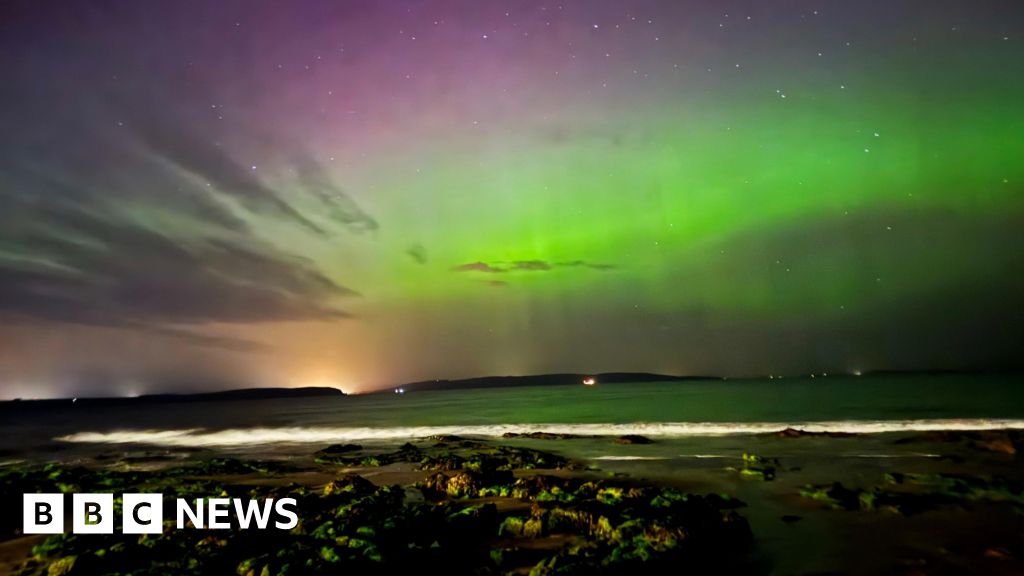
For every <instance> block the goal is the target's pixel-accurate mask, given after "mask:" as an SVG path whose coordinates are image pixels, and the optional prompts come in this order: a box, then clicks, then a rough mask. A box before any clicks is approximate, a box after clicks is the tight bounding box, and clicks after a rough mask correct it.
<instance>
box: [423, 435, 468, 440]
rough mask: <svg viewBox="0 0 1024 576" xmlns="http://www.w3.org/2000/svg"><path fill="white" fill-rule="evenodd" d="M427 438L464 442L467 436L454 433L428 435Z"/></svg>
mask: <svg viewBox="0 0 1024 576" xmlns="http://www.w3.org/2000/svg"><path fill="white" fill-rule="evenodd" d="M427 440H433V441H434V442H462V441H463V440H465V438H463V437H462V436H456V435H454V434H434V435H433V436H427Z"/></svg>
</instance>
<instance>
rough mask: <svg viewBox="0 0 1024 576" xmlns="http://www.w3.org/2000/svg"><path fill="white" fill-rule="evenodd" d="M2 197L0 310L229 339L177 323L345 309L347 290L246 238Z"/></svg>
mask: <svg viewBox="0 0 1024 576" xmlns="http://www.w3.org/2000/svg"><path fill="white" fill-rule="evenodd" d="M4 202H5V204H6V205H7V206H8V207H9V208H11V211H9V212H7V216H6V217H0V226H2V232H0V315H5V316H13V317H15V318H34V319H39V320H48V321H60V322H72V323H79V324H92V325H103V326H117V327H127V328H133V329H145V330H151V331H155V332H160V333H162V334H164V335H170V336H174V337H178V338H183V339H187V340H191V341H193V342H197V343H205V344H217V345H221V346H234V347H238V346H240V345H241V344H240V343H239V342H238V341H228V340H223V339H211V338H209V337H207V336H203V335H200V334H196V333H194V332H191V331H189V330H187V329H185V328H182V326H183V325H184V326H187V325H202V324H205V323H212V322H218V323H241V322H265V321H284V320H328V319H337V318H345V317H348V316H349V315H348V314H347V313H345V312H344V311H341V310H339V309H337V308H335V307H334V305H333V302H334V301H335V300H336V299H337V298H340V297H345V296H353V295H355V292H354V291H352V290H350V289H348V288H346V287H344V286H340V285H338V284H337V283H335V282H334V281H333V280H331V279H330V278H327V277H326V276H324V275H323V274H322V273H321V272H319V270H317V268H316V267H315V266H314V265H313V263H312V262H310V261H308V260H306V259H304V258H301V257H296V256H291V255H287V254H284V253H281V252H279V251H277V250H276V249H274V248H273V247H271V246H268V245H266V244H264V243H261V242H259V241H258V240H256V239H254V238H251V237H241V238H232V239H226V238H218V237H203V236H200V237H195V238H180V237H172V236H169V235H167V234H166V233H164V232H162V231H159V230H157V229H155V228H153V227H150V226H147V225H145V224H144V223H142V222H139V221H135V220H133V219H130V218H127V217H124V216H117V215H114V214H111V213H100V212H98V211H96V210H94V209H90V208H87V207H84V206H73V205H62V204H55V205H47V204H45V203H39V202H37V203H33V204H31V205H26V204H25V203H23V202H18V201H17V200H15V199H14V198H11V197H7V198H4ZM28 214H31V217H29V218H25V217H19V215H21V216H24V215H28Z"/></svg>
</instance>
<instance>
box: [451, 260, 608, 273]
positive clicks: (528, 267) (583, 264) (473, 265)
mask: <svg viewBox="0 0 1024 576" xmlns="http://www.w3.org/2000/svg"><path fill="white" fill-rule="evenodd" d="M559 268H589V269H591V270H615V269H616V268H618V267H617V266H615V265H614V264H603V263H599V262H587V261H585V260H569V261H565V262H548V261H546V260H513V261H510V262H504V261H499V262H493V263H488V262H483V261H478V262H469V263H466V264H459V265H458V266H454V267H452V271H454V272H484V273H487V274H504V273H506V272H550V271H552V270H556V269H559Z"/></svg>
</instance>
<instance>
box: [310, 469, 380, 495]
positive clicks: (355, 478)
mask: <svg viewBox="0 0 1024 576" xmlns="http://www.w3.org/2000/svg"><path fill="white" fill-rule="evenodd" d="M376 489H377V487H376V486H374V485H373V483H372V482H370V481H369V480H367V479H365V478H363V477H362V476H359V475H356V474H349V475H347V476H344V477H342V478H339V479H337V480H331V481H330V482H328V483H327V485H326V486H324V489H323V492H322V494H323V495H324V496H333V495H336V494H353V495H366V494H370V493H372V492H374V491H375V490H376Z"/></svg>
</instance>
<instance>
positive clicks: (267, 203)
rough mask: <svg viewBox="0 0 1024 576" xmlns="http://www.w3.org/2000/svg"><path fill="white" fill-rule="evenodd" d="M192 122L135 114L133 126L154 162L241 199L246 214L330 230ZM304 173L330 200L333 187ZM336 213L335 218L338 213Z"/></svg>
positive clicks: (313, 229)
mask: <svg viewBox="0 0 1024 576" xmlns="http://www.w3.org/2000/svg"><path fill="white" fill-rule="evenodd" d="M193 125H194V123H192V122H189V121H183V120H182V119H174V118H171V117H162V116H160V115H155V114H134V116H133V118H132V119H131V120H130V123H129V126H130V128H131V129H132V130H133V131H134V133H135V134H136V135H137V136H138V137H139V138H140V140H141V141H142V143H143V144H144V145H145V146H146V147H147V148H148V149H149V151H150V153H151V154H153V155H154V156H155V157H157V158H160V159H163V160H165V161H167V162H169V163H171V164H173V165H175V166H177V167H179V168H181V169H182V170H185V171H187V172H190V173H191V174H193V175H194V176H195V177H196V178H197V179H199V180H201V181H203V182H208V183H209V184H210V185H211V186H212V187H214V188H215V189H216V191H217V192H219V193H222V194H227V195H229V196H231V197H233V198H235V199H237V200H238V201H239V202H240V203H241V204H242V205H243V206H244V207H245V208H246V209H248V210H250V211H252V212H254V213H260V214H270V215H274V216H279V217H283V218H287V219H290V220H292V221H294V222H296V223H298V224H300V225H301V226H303V227H304V228H306V229H307V230H309V231H311V232H313V233H315V234H318V235H321V236H324V235H327V231H326V230H324V229H323V228H322V227H321V226H319V225H317V224H315V223H314V222H313V221H311V220H310V219H309V218H307V217H306V216H304V215H303V214H301V213H300V212H299V211H298V210H297V209H295V208H294V207H293V206H292V205H291V204H289V203H288V202H285V201H284V200H283V199H282V198H280V197H279V196H278V195H277V193H275V192H274V190H272V189H271V188H270V187H269V186H267V185H266V184H265V183H264V182H263V181H262V180H261V178H260V176H259V172H258V170H257V168H258V167H256V166H254V165H252V164H247V163H246V164H243V163H242V162H239V161H238V160H236V159H235V158H234V157H233V156H232V155H231V154H229V153H228V151H227V150H226V149H225V148H224V147H223V146H220V145H218V144H217V143H216V142H215V141H214V139H213V138H211V137H210V136H209V135H207V134H203V133H200V132H197V131H195V130H192V129H189V128H185V126H193ZM311 172H312V173H311V174H306V175H305V176H304V179H305V180H307V183H306V186H307V188H311V189H312V190H313V191H315V192H318V193H319V194H320V195H321V200H324V201H325V202H326V200H325V198H329V196H330V191H329V188H328V189H327V190H325V189H324V188H326V187H327V186H326V184H325V182H324V181H323V179H322V178H319V173H318V172H317V171H316V170H315V169H314V170H312V171H311ZM337 211H338V210H335V211H332V213H331V214H332V215H335V212H337Z"/></svg>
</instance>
